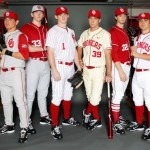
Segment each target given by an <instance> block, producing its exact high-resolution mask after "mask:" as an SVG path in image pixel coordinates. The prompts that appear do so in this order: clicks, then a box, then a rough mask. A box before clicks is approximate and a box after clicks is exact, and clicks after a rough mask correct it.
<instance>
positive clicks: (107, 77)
mask: <svg viewBox="0 0 150 150" xmlns="http://www.w3.org/2000/svg"><path fill="white" fill-rule="evenodd" d="M111 81H112V77H111V75H106V77H105V82H107V83H110V82H111Z"/></svg>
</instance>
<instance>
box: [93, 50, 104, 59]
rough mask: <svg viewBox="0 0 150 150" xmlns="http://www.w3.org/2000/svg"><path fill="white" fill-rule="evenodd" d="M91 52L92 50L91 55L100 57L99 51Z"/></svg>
mask: <svg viewBox="0 0 150 150" xmlns="http://www.w3.org/2000/svg"><path fill="white" fill-rule="evenodd" d="M92 52H93V55H92V56H93V57H97V58H100V57H101V54H102V53H101V52H100V51H98V52H97V51H92Z"/></svg>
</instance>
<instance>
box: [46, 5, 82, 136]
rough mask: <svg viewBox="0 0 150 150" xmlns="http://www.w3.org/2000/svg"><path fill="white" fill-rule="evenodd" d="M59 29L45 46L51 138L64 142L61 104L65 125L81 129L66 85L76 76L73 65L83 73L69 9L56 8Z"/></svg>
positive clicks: (70, 93) (51, 32)
mask: <svg viewBox="0 0 150 150" xmlns="http://www.w3.org/2000/svg"><path fill="white" fill-rule="evenodd" d="M55 18H56V20H57V25H55V26H53V27H52V28H51V29H50V30H49V31H48V33H47V38H46V46H47V49H48V57H49V62H50V65H51V71H52V78H51V80H52V101H51V106H50V111H51V117H52V130H51V134H52V135H53V137H54V139H62V138H63V135H62V133H61V131H60V129H59V128H60V127H59V126H58V114H59V109H60V104H61V103H62V106H63V110H64V121H63V122H62V124H63V125H73V126H77V125H79V122H77V121H76V120H75V119H74V118H73V117H71V116H70V107H71V97H72V92H73V88H72V87H71V84H70V83H69V82H68V81H67V79H69V78H70V77H71V76H72V75H73V74H74V72H75V70H74V63H75V64H76V66H77V67H78V70H81V68H80V65H79V61H78V54H77V50H76V39H75V33H74V31H73V30H72V29H70V28H68V27H67V21H68V18H69V13H68V9H67V8H66V7H57V8H56V10H55Z"/></svg>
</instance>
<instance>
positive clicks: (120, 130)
mask: <svg viewBox="0 0 150 150" xmlns="http://www.w3.org/2000/svg"><path fill="white" fill-rule="evenodd" d="M113 130H114V131H115V132H116V134H121V135H122V134H125V130H124V128H123V126H122V125H121V124H120V122H119V121H118V122H117V123H115V124H113Z"/></svg>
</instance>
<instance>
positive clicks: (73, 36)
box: [72, 34, 76, 42]
mask: <svg viewBox="0 0 150 150" xmlns="http://www.w3.org/2000/svg"><path fill="white" fill-rule="evenodd" d="M72 39H73V40H74V42H75V41H76V37H75V35H74V34H72Z"/></svg>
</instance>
